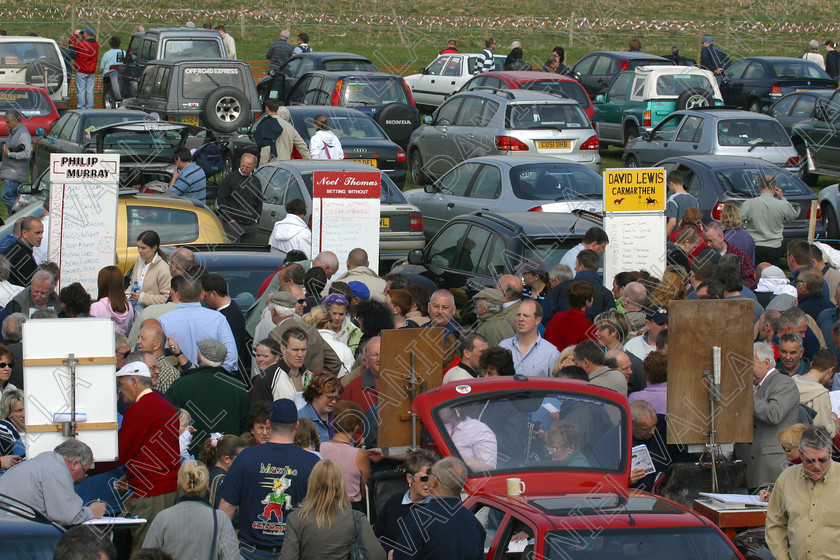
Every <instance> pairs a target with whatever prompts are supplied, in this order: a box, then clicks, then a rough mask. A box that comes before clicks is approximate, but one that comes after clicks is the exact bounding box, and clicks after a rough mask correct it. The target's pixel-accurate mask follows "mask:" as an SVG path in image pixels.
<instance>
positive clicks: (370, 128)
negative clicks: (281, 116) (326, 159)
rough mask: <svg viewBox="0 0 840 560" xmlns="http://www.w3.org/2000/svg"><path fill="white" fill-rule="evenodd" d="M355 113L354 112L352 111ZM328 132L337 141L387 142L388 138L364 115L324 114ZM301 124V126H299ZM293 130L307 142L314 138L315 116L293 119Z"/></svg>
mask: <svg viewBox="0 0 840 560" xmlns="http://www.w3.org/2000/svg"><path fill="white" fill-rule="evenodd" d="M354 112H355V111H354ZM326 116H327V119H329V123H330V130H331V131H332V132H333V134H335V135H336V136H338V138H339V140H344V139H345V138H351V139H355V140H388V137H387V136H386V135H385V133H384V132H383V131H382V129H381V128H379V127H378V126H377V125H376V123H375V122H373V120H372V119H371V118H370V117H368V116H367V115H364V114H358V115H333V114H329V113H326ZM301 124H302V126H301ZM295 128H296V129H297V130H298V131H299V132H300V135H301V136H302V137H303V139H304V140H306V141H309V139H310V138H312V137H313V136H315V114H314V113H313V114H311V115H307V116H305V117H303V118H300V117H297V118H295Z"/></svg>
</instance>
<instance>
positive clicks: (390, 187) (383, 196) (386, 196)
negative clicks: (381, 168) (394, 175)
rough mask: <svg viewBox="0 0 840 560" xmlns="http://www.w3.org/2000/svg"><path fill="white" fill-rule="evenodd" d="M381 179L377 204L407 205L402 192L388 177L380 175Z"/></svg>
mask: <svg viewBox="0 0 840 560" xmlns="http://www.w3.org/2000/svg"><path fill="white" fill-rule="evenodd" d="M381 178H382V192H381V193H380V195H379V202H381V203H382V204H408V201H407V200H406V199H405V196H403V193H402V191H400V188H399V187H398V186H397V185H396V184H394V182H393V181H392V180H391V178H390V177H388V176H387V175H385V174H384V173H382V175H381Z"/></svg>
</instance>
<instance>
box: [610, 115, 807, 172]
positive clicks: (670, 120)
mask: <svg viewBox="0 0 840 560" xmlns="http://www.w3.org/2000/svg"><path fill="white" fill-rule="evenodd" d="M699 154H713V155H721V156H743V157H751V158H757V159H761V160H763V161H767V162H770V163H775V164H776V165H778V166H780V167H784V168H786V169H787V170H789V171H791V172H793V173H799V155H798V154H797V152H796V148H794V147H793V142H792V141H791V139H790V136H788V134H787V132H785V129H784V128H782V125H780V124H779V122H778V121H777V120H776V119H774V118H773V117H769V116H767V115H759V114H756V113H750V112H748V111H733V110H728V109H720V110H719V109H710V110H705V109H704V110H686V111H676V112H675V113H673V114H672V115H670V116H669V117H667V118H666V119H665V120H663V121H662V122H661V123H659V124H658V125H657V126H656V127H655V128H654V129H653V130H651V131H649V132H646V133H645V134H644V135H643V136H642V137H641V138H634V139H632V140H630V142H628V144H627V146H626V147H625V148H624V156H623V159H624V164H625V165H626V166H628V167H637V166H641V167H647V166H650V165H653V164H654V163H656V162H657V161H659V160H661V159H663V158H666V157H669V156H691V155H699Z"/></svg>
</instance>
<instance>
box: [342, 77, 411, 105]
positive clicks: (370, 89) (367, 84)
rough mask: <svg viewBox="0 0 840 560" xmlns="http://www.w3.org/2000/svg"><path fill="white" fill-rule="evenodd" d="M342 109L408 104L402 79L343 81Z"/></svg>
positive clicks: (355, 79) (356, 79) (351, 79)
mask: <svg viewBox="0 0 840 560" xmlns="http://www.w3.org/2000/svg"><path fill="white" fill-rule="evenodd" d="M344 83H345V86H344V91H343V92H342V93H343V98H344V102H343V103H342V105H343V106H344V107H384V106H385V105H388V104H390V103H404V104H406V105H408V104H410V102H409V100H408V94H407V93H406V90H405V86H404V85H403V81H402V79H384V80H382V79H367V78H349V79H347V80H345V82H344Z"/></svg>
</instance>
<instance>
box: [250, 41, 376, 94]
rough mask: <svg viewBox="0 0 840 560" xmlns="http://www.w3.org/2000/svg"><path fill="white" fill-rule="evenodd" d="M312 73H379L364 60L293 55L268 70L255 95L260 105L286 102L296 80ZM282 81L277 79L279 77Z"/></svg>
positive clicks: (317, 54) (333, 54)
mask: <svg viewBox="0 0 840 560" xmlns="http://www.w3.org/2000/svg"><path fill="white" fill-rule="evenodd" d="M313 70H330V71H333V72H378V71H379V69H378V68H377V67H376V65H375V64H374V63H373V62H371V61H370V60H368V59H367V58H365V57H363V56H361V55H358V54H353V53H345V52H308V53H300V54H295V55H292V58H290V59H289V60H287V61H286V62H285V63H284V64H283V66H281V67H280V68H279V69H277V70H269V72H268V75H267V76H264V77H263V78H262V79H260V81H259V83H258V84H257V93H258V95H259V97H260V101H261V102H263V103H265V100H266V99H268V98H270V97H275V98H277V99H285V98H286V96H287V95H288V93H289V92H290V91H291V90H292V88H293V87H294V86H295V84H296V83H297V82H298V80H299V79H300V78H301V76H303V75H304V74H306V73H307V72H312V71H313ZM281 75H282V76H283V78H280V76H281Z"/></svg>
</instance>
